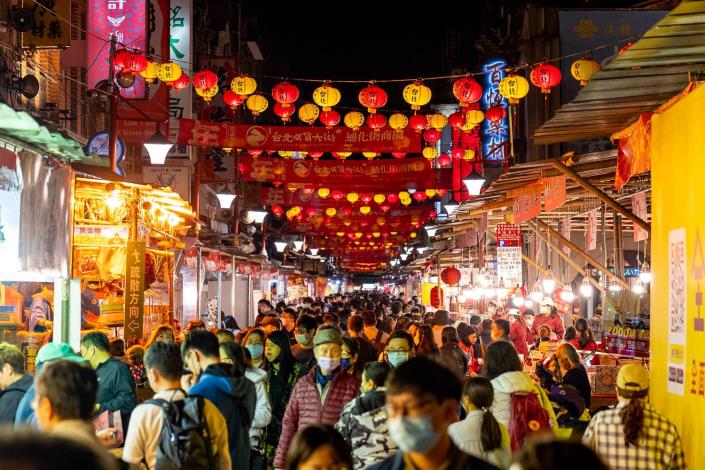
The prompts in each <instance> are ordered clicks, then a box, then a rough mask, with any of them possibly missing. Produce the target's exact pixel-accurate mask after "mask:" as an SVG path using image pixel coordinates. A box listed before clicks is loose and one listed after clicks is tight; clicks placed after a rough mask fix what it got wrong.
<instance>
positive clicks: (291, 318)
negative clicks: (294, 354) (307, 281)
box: [279, 307, 298, 346]
mask: <svg viewBox="0 0 705 470" xmlns="http://www.w3.org/2000/svg"><path fill="white" fill-rule="evenodd" d="M297 317H298V315H297V314H296V310H294V309H293V308H288V307H287V308H285V309H284V311H283V312H282V313H281V315H279V319H280V320H281V322H282V329H283V330H284V332H285V333H286V335H287V336H288V338H289V344H290V345H292V346H293V345H294V344H296V338H295V337H294V329H295V328H296V318H297Z"/></svg>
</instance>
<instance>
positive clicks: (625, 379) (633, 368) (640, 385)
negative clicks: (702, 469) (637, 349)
mask: <svg viewBox="0 0 705 470" xmlns="http://www.w3.org/2000/svg"><path fill="white" fill-rule="evenodd" d="M617 388H620V389H622V390H629V391H632V392H640V391H643V390H648V389H649V373H648V372H647V371H646V369H644V367H643V366H642V365H640V364H627V365H624V366H622V367H621V368H620V369H619V374H618V375H617Z"/></svg>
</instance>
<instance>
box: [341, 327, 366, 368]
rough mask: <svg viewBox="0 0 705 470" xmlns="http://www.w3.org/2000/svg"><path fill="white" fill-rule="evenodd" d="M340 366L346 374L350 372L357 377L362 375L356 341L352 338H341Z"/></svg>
mask: <svg viewBox="0 0 705 470" xmlns="http://www.w3.org/2000/svg"><path fill="white" fill-rule="evenodd" d="M340 366H341V367H342V368H343V370H344V371H345V372H347V373H348V374H352V375H354V376H356V377H357V378H361V377H362V368H361V367H360V351H359V350H358V348H357V343H356V342H355V340H354V339H352V338H347V337H344V338H343V353H342V356H341V359H340Z"/></svg>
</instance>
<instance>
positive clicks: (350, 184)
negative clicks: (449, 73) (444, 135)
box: [239, 155, 451, 192]
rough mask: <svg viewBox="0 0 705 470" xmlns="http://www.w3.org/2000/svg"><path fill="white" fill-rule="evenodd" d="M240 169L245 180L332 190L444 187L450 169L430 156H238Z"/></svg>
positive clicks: (448, 180)
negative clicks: (435, 163) (434, 162)
mask: <svg viewBox="0 0 705 470" xmlns="http://www.w3.org/2000/svg"><path fill="white" fill-rule="evenodd" d="M239 167H240V171H241V172H242V175H243V179H244V180H245V181H260V182H268V183H271V182H275V181H279V182H282V183H286V184H297V185H313V186H315V187H322V186H325V187H328V188H330V189H331V190H333V189H338V190H350V191H357V192H363V191H366V190H370V191H374V190H377V191H385V190H388V191H394V190H396V191H402V190H404V191H405V190H407V189H409V188H417V189H424V190H425V189H441V188H445V189H447V188H448V187H450V178H451V173H450V171H449V170H443V169H434V168H433V167H432V166H431V162H430V160H427V159H425V158H408V159H404V160H371V161H370V160H352V161H341V160H318V161H315V160H303V159H297V160H284V159H281V158H258V159H253V158H252V157H251V156H249V155H243V156H241V157H240V165H239Z"/></svg>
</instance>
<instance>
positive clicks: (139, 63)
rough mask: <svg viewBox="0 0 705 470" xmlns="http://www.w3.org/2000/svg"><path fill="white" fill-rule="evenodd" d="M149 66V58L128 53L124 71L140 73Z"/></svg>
mask: <svg viewBox="0 0 705 470" xmlns="http://www.w3.org/2000/svg"><path fill="white" fill-rule="evenodd" d="M148 65H149V62H148V61H147V58H146V57H145V56H143V55H142V54H138V53H137V52H128V53H127V54H125V60H124V65H123V67H122V70H124V71H129V72H134V73H140V72H142V71H143V70H144V69H146V68H147V66H148Z"/></svg>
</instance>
